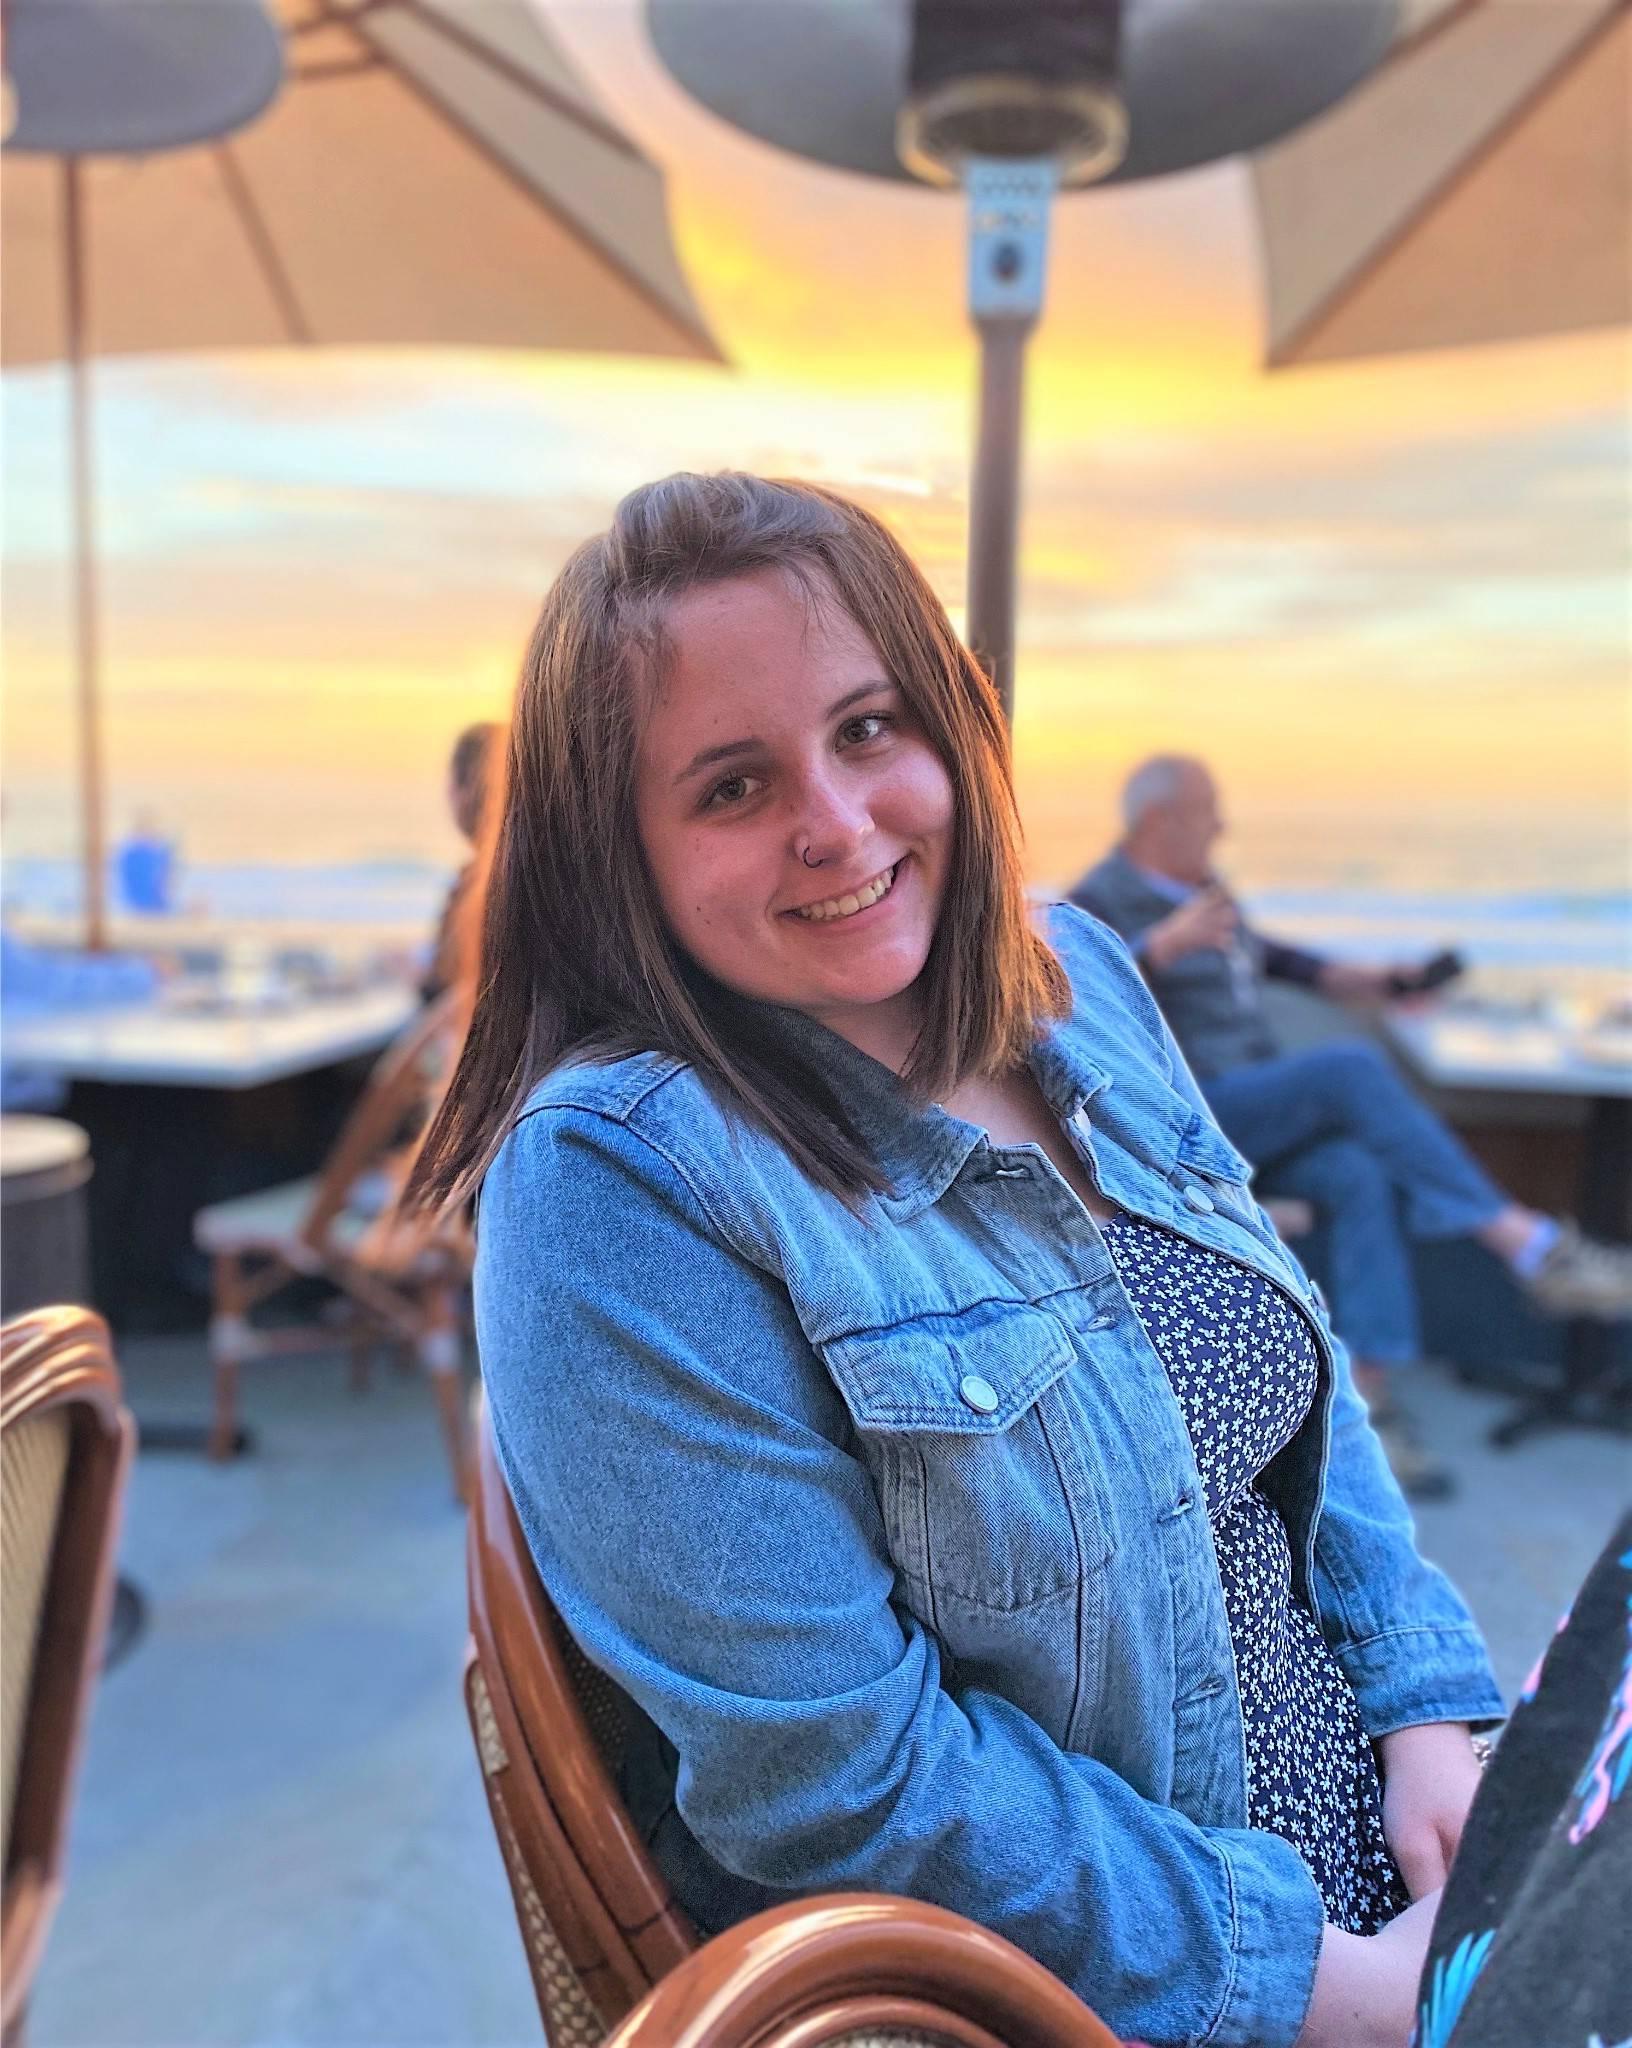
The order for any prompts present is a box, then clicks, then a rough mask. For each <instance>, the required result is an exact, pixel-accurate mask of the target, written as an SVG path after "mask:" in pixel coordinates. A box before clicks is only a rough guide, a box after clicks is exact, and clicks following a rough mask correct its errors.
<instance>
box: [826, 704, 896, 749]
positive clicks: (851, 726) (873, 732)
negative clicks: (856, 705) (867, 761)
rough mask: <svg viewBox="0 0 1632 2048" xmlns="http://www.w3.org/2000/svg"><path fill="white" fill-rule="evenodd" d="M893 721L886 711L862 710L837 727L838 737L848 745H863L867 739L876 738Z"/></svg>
mask: <svg viewBox="0 0 1632 2048" xmlns="http://www.w3.org/2000/svg"><path fill="white" fill-rule="evenodd" d="M893 722H894V721H893V720H892V719H891V717H890V715H889V713H888V712H886V711H863V712H862V713H860V715H859V716H858V717H855V718H847V719H846V720H845V721H844V723H843V725H841V726H840V727H839V737H840V738H841V739H842V740H844V741H845V742H846V744H847V745H849V746H852V747H859V746H863V745H865V744H866V742H867V741H868V740H876V739H877V738H878V737H879V735H880V734H881V733H883V732H885V731H887V730H888V728H889V727H890V725H891V724H893Z"/></svg>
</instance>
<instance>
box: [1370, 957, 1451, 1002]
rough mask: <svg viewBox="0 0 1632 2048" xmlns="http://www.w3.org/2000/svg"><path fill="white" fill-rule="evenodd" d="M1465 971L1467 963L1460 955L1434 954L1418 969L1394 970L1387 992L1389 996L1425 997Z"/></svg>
mask: <svg viewBox="0 0 1632 2048" xmlns="http://www.w3.org/2000/svg"><path fill="white" fill-rule="evenodd" d="M1467 970H1468V963H1467V962H1466V960H1464V959H1463V958H1462V955H1461V954H1460V953H1457V952H1445V953H1436V954H1435V955H1434V957H1433V958H1432V959H1431V960H1425V961H1424V962H1423V963H1422V965H1421V966H1420V967H1409V968H1406V969H1405V970H1404V971H1403V972H1401V971H1398V970H1396V972H1395V973H1393V974H1391V975H1390V976H1389V977H1388V992H1389V994H1390V995H1391V996H1425V995H1427V993H1428V991H1429V990H1430V989H1435V988H1442V987H1443V986H1444V984H1445V983H1446V982H1448V981H1455V979H1456V978H1457V976H1458V975H1459V974H1465V973H1466V972H1467Z"/></svg>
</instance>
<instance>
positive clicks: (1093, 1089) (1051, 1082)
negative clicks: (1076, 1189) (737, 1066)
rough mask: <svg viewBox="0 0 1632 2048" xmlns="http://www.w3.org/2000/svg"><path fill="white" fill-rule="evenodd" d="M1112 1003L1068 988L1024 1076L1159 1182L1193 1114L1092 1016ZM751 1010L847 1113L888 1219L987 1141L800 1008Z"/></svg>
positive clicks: (1060, 1111)
mask: <svg viewBox="0 0 1632 2048" xmlns="http://www.w3.org/2000/svg"><path fill="white" fill-rule="evenodd" d="M1114 1001H1115V997H1114V996H1113V995H1111V994H1110V992H1109V991H1106V992H1105V994H1104V997H1103V999H1102V1000H1101V1001H1100V1003H1098V1004H1097V1005H1096V1003H1095V1000H1094V997H1093V994H1092V991H1082V990H1079V991H1077V993H1076V996H1075V1001H1074V1006H1073V1010H1072V1014H1071V1015H1070V1016H1069V1017H1068V1018H1065V1019H1062V1020H1061V1021H1060V1022H1059V1023H1058V1024H1056V1025H1054V1026H1052V1027H1051V1028H1050V1029H1049V1030H1047V1031H1046V1032H1045V1033H1044V1034H1043V1035H1042V1036H1041V1037H1040V1038H1039V1040H1038V1042H1037V1044H1036V1046H1035V1048H1034V1050H1033V1052H1032V1056H1031V1061H1030V1065H1031V1071H1032V1075H1033V1077H1034V1078H1035V1080H1036V1082H1037V1085H1038V1087H1039V1088H1040V1089H1041V1091H1042V1094H1043V1098H1044V1100H1045V1101H1046V1102H1047V1103H1048V1106H1049V1108H1050V1109H1051V1110H1052V1111H1053V1113H1054V1115H1055V1117H1056V1118H1057V1119H1058V1120H1059V1122H1061V1123H1062V1124H1068V1123H1070V1122H1071V1121H1072V1119H1073V1118H1074V1117H1077V1116H1078V1115H1079V1114H1081V1113H1082V1112H1084V1111H1086V1112H1087V1114H1088V1116H1089V1118H1090V1120H1091V1122H1092V1124H1093V1127H1094V1130H1095V1132H1096V1134H1102V1135H1103V1136H1105V1137H1107V1138H1109V1139H1110V1140H1111V1142H1112V1143H1113V1144H1115V1145H1118V1146H1120V1147H1121V1148H1122V1150H1124V1151H1126V1152H1129V1153H1131V1154H1132V1155H1133V1156H1134V1157H1135V1158H1136V1159H1138V1160H1140V1161H1142V1162H1143V1163H1144V1164H1145V1165H1146V1166H1148V1167H1153V1168H1154V1169H1155V1170H1156V1171H1157V1172H1159V1173H1160V1174H1161V1175H1162V1176H1163V1177H1164V1178H1166V1177H1167V1176H1169V1175H1170V1174H1171V1173H1172V1171H1173V1169H1174V1166H1175V1165H1176V1163H1177V1161H1178V1157H1179V1148H1180V1146H1181V1144H1182V1143H1183V1142H1184V1140H1185V1139H1186V1137H1187V1135H1188V1134H1189V1132H1190V1131H1191V1129H1192V1127H1193V1126H1194V1125H1195V1124H1196V1123H1197V1122H1198V1121H1199V1118H1198V1117H1197V1115H1196V1113H1195V1112H1194V1111H1193V1110H1192V1109H1191V1108H1190V1107H1189V1105H1188V1104H1187V1103H1186V1102H1185V1100H1184V1099H1183V1097H1182V1096H1181V1095H1180V1094H1179V1093H1178V1092H1177V1091H1176V1090H1175V1089H1174V1088H1173V1087H1172V1086H1171V1085H1170V1084H1169V1083H1168V1081H1167V1080H1166V1079H1165V1078H1164V1076H1163V1074H1162V1072H1161V1071H1160V1068H1159V1065H1158V1062H1157V1059H1156V1057H1155V1055H1154V1052H1153V1050H1152V1049H1151V1048H1150V1047H1148V1045H1147V1046H1144V1047H1138V1048H1135V1047H1133V1046H1132V1044H1131V1040H1130V1038H1129V1036H1128V1029H1127V1027H1126V1025H1125V1020H1120V1019H1119V1020H1118V1021H1119V1022H1123V1023H1124V1026H1125V1028H1124V1029H1123V1030H1120V1031H1118V1032H1117V1033H1116V1035H1115V1038H1114V1040H1113V1038H1112V1037H1111V1035H1110V1033H1109V1031H1108V1029H1107V1027H1106V1025H1105V1024H1104V1023H1103V1022H1101V1016H1102V1014H1103V1013H1104V1011H1105V1008H1106V1005H1107V1004H1109V1003H1114ZM759 1007H760V1010H761V1015H762V1017H763V1019H764V1022H765V1025H766V1028H767V1029H768V1031H769V1032H770V1034H771V1035H772V1036H773V1037H774V1038H775V1039H777V1040H778V1041H780V1042H781V1043H782V1044H784V1045H786V1046H787V1048H788V1049H789V1051H790V1052H792V1053H793V1054H794V1055H795V1056H796V1057H798V1058H800V1059H803V1060H806V1061H808V1062H809V1063H810V1065H811V1066H812V1067H814V1068H815V1070H816V1071H817V1072H818V1073H819V1074H820V1075H821V1076H822V1078H823V1079H824V1080H825V1081H826V1082H827V1083H828V1085H829V1086H830V1087H831V1088H832V1089H833V1091H834V1092H835V1094H837V1095H838V1096H839V1098H840V1100H841V1101H842V1102H843V1103H844V1104H845V1106H846V1107H847V1109H848V1110H849V1112H850V1115H851V1117H852V1118H853V1119H854V1121H855V1124H856V1127H857V1129H858V1130H859V1131H860V1133H861V1135H862V1137H863V1138H864V1139H865V1140H866V1142H867V1143H868V1144H869V1145H870V1146H871V1148H872V1150H873V1153H874V1156H875V1157H876V1158H877V1160H878V1163H879V1166H880V1167H881V1168H882V1170H883V1173H884V1177H885V1179H886V1181H887V1182H888V1192H887V1193H885V1194H882V1195H880V1196H878V1197H877V1200H878V1203H879V1206H880V1207H881V1208H882V1209H883V1211H884V1213H885V1215H886V1216H888V1217H889V1218H890V1219H891V1221H892V1222H901V1223H904V1222H909V1221H910V1220H911V1219H912V1218H913V1217H914V1216H917V1215H919V1214H921V1213H922V1211H923V1210H925V1209H927V1208H930V1207H931V1206H932V1205H933V1204H934V1203H936V1202H938V1201H939V1200H940V1198H941V1197H942V1195H944V1194H945V1193H946V1191H947V1189H948V1188H949V1187H950V1186H951V1185H952V1183H953V1181H954V1180H956V1179H957V1177H958V1175H959V1173H961V1172H962V1170H963V1167H964V1165H965V1163H966V1162H967V1161H968V1159H969V1158H970V1157H971V1155H972V1154H973V1153H975V1152H977V1151H979V1150H981V1149H982V1148H984V1147H986V1146H987V1145H988V1144H989V1140H988V1138H987V1136H986V1133H985V1132H984V1131H983V1130H982V1129H981V1128H980V1127H979V1126H978V1125H977V1124H971V1123H966V1122H965V1121H964V1120H963V1119H962V1118H961V1117H957V1116H953V1115H952V1114H951V1113H950V1112H949V1111H947V1110H944V1109H942V1108H941V1107H940V1105H939V1104H938V1103H919V1102H916V1101H914V1100H913V1098H912V1096H911V1095H910V1094H909V1093H908V1092H907V1090H906V1089H905V1088H904V1087H903V1086H902V1084H901V1081H900V1079H899V1077H898V1076H897V1075H895V1074H894V1073H892V1072H891V1070H890V1069H889V1068H888V1067H886V1066H884V1065H882V1064H881V1062H879V1061H878V1060H875V1059H873V1058H872V1057H871V1055H870V1054H868V1053H864V1052H862V1051H860V1050H859V1049H858V1048H857V1047H856V1046H853V1045H851V1044H850V1042H849V1041H848V1040H847V1039H844V1038H841V1037H840V1036H839V1035H838V1033H837V1032H835V1031H830V1030H829V1029H828V1027H827V1026H826V1025H825V1024H819V1023H817V1022H816V1020H815V1019H814V1018H812V1017H807V1016H805V1015H804V1014H803V1013H802V1012H801V1011H797V1010H785V1009H780V1008H776V1007H774V1006H772V1005H768V1004H767V1005H763V1006H759ZM1119 1051H1120V1054H1121V1056H1120V1057H1119V1056H1118V1054H1119ZM1141 1055H1142V1056H1141ZM1113 1067H1114V1073H1113Z"/></svg>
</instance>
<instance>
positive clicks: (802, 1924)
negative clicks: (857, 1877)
mask: <svg viewBox="0 0 1632 2048" xmlns="http://www.w3.org/2000/svg"><path fill="white" fill-rule="evenodd" d="M605 2048H1118V2044H1117V2040H1116V2036H1115V2035H1114V2034H1112V2033H1111V2032H1110V2030H1109V2029H1108V2028H1107V2027H1106V2026H1105V2025H1104V2024H1103V2023H1102V2022H1101V2021H1100V2020H1098V2019H1096V2018H1095V2017H1094V2015H1093V2013H1092V2012H1090V2011H1089V2009H1088V2007H1087V2006H1085V2005H1084V2004H1083V2003H1082V2001H1081V1999H1079V1998H1078V1997H1077V1996H1076V1995H1075V1994H1074V1993H1073V1992H1071V1991H1068V1990H1067V1989H1066V1987H1065V1986H1064V1985H1063V1984H1062V1983H1061V1982H1060V1980H1059V1979H1058V1978H1057V1977H1055V1976H1052V1975H1051V1974H1050V1973H1049V1972H1048V1971H1047V1970H1045V1969H1044V1968H1043V1966H1042V1964H1041V1963H1039V1962H1036V1961H1034V1960H1033V1959H1032V1957H1030V1956H1028V1955H1024V1954H1022V1953H1021V1951H1020V1950H1019V1949H1017V1948H1015V1947H1014V1946H1013V1944H1012V1943H1010V1942H1007V1941H1004V1940H1003V1939H1002V1938H1001V1937H1000V1936H998V1935H995V1934H992V1933H990V1932H989V1931H988V1930H987V1929H986V1928H984V1927H977V1926H975V1925H974V1923H973V1922H972V1921H969V1920H965V1919H962V1918H961V1917H960V1916H959V1915H958V1914H956V1913H947V1912H943V1911H942V1910H941V1908H940V1907H938V1906H926V1905H922V1904H920V1903H919V1902H918V1901H917V1900H916V1899H896V1898H884V1897H881V1896H879V1895H877V1894H874V1893H866V1892H835V1893H833V1894H832V1895H830V1896H828V1897H825V1898H820V1899H813V1900H810V1901H808V1902H806V1903H804V1904H800V1905H793V1906H781V1907H779V1908H778V1909H777V1910H776V1911H775V1912H772V1913H760V1914H758V1915H756V1916H755V1918H753V1919H752V1920H745V1921H743V1922H742V1923H741V1925H740V1926H737V1927H731V1928H727V1929H726V1931H725V1932H724V1933H723V1934H717V1935H716V1936H715V1937H714V1939H713V1940H712V1941H710V1942H709V1943H708V1944H707V1946H706V1947H704V1948H702V1949H699V1950H698V1952H697V1954H696V1955H694V1956H692V1957H690V1958H689V1959H688V1960H687V1961H686V1962H684V1963H682V1964H681V1965H680V1967H679V1968H678V1969H676V1970H674V1971H672V1972H671V1973H670V1974H669V1975H668V1976H667V1977H665V1978H664V1979H663V1981H662V1983H661V1984H659V1985H658V1986H657V1987H656V1988H655V1989H654V1990H653V1991H651V1992H649V1993H648V1994H647V1996H646V1997H645V1998H644V1999H643V2000H642V2001H641V2003H640V2005H639V2006H638V2007H637V2008H636V2009H635V2011H634V2012H633V2013H631V2014H630V2016H629V2017H628V2019H626V2020H625V2021H624V2022H623V2023H622V2025H621V2026H618V2027H615V2028H614V2029H613V2031H612V2033H611V2034H610V2035H609V2036H608V2037H607V2040H606V2043H605Z"/></svg>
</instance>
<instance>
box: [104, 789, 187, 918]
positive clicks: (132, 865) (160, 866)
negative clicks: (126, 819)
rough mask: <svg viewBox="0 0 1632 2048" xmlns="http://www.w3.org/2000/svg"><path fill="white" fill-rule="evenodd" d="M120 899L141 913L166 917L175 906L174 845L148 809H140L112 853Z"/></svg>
mask: <svg viewBox="0 0 1632 2048" xmlns="http://www.w3.org/2000/svg"><path fill="white" fill-rule="evenodd" d="M114 877H115V881H116V883H117V886H118V891H119V901H120V903H121V904H122V905H123V907H124V908H125V909H126V910H130V911H135V912H136V913H137V914H138V915H140V916H144V917H167V916H169V914H170V913H171V911H173V910H174V909H175V907H176V846H175V842H174V840H172V839H170V838H169V837H167V836H166V834H165V832H164V830H163V828H162V827H161V826H160V824H159V822H158V819H157V818H156V817H155V816H154V815H153V813H152V812H151V811H141V812H139V813H138V814H137V818H136V822H135V825H134V827H133V829H132V830H131V833H130V835H129V837H128V838H126V839H125V840H123V841H122V842H121V844H120V846H119V850H118V852H117V853H116V854H115V856H114Z"/></svg>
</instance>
